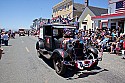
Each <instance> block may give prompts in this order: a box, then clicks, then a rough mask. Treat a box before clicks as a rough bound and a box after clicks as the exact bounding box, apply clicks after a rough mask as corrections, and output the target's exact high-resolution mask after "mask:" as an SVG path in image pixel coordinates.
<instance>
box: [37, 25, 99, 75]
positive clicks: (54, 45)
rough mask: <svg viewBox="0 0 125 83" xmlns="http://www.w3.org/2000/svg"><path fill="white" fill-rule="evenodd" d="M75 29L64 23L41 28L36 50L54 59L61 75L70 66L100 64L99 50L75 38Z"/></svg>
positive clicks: (89, 67) (90, 67)
mask: <svg viewBox="0 0 125 83" xmlns="http://www.w3.org/2000/svg"><path fill="white" fill-rule="evenodd" d="M75 29H76V27H75V26H71V25H64V24H46V25H43V26H41V28H40V35H39V41H37V43H36V50H37V51H38V53H39V55H43V56H44V57H46V58H47V59H48V60H49V59H52V60H53V65H54V68H55V70H56V73H57V74H59V75H64V74H65V73H66V70H67V68H68V67H69V66H73V67H75V68H77V69H79V70H84V69H92V68H93V67H95V66H97V64H98V61H99V56H98V50H97V49H95V48H93V47H91V46H87V45H86V44H85V43H84V42H83V41H82V40H79V39H74V31H75Z"/></svg>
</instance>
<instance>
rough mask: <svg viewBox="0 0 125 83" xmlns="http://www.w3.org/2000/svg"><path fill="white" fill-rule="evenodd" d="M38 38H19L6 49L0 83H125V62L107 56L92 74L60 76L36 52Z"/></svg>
mask: <svg viewBox="0 0 125 83" xmlns="http://www.w3.org/2000/svg"><path fill="white" fill-rule="evenodd" d="M36 41H37V37H34V36H21V37H19V36H17V35H16V38H15V39H10V40H9V46H2V48H3V49H4V51H3V52H4V54H3V55H2V58H1V60H0V83H125V72H124V71H125V60H123V59H121V58H122V56H117V55H115V54H108V53H104V55H103V60H102V61H101V62H99V65H98V68H95V69H94V70H92V71H86V70H85V71H82V72H75V73H73V70H71V71H69V72H67V76H65V77H62V76H59V75H58V74H56V72H55V70H54V69H53V67H52V64H51V61H50V60H47V59H45V58H38V57H37V52H36V50H35V43H36Z"/></svg>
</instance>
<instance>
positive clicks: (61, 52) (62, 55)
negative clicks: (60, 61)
mask: <svg viewBox="0 0 125 83" xmlns="http://www.w3.org/2000/svg"><path fill="white" fill-rule="evenodd" d="M55 53H57V54H58V56H55ZM54 57H60V58H66V57H68V53H67V52H66V51H65V50H63V49H55V50H54V51H53V53H52V56H51V58H54Z"/></svg>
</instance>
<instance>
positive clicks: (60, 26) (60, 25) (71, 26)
mask: <svg viewBox="0 0 125 83" xmlns="http://www.w3.org/2000/svg"><path fill="white" fill-rule="evenodd" d="M43 26H53V27H54V28H72V29H75V28H76V26H73V25H67V24H44V25H43Z"/></svg>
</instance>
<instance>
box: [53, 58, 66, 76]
mask: <svg viewBox="0 0 125 83" xmlns="http://www.w3.org/2000/svg"><path fill="white" fill-rule="evenodd" d="M53 65H54V68H55V71H56V73H57V74H59V75H64V74H65V72H66V65H64V64H63V62H62V59H61V58H59V57H55V58H54V59H53Z"/></svg>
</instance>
